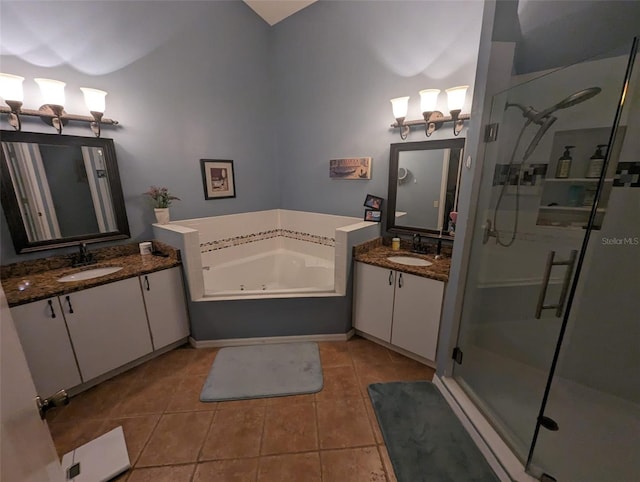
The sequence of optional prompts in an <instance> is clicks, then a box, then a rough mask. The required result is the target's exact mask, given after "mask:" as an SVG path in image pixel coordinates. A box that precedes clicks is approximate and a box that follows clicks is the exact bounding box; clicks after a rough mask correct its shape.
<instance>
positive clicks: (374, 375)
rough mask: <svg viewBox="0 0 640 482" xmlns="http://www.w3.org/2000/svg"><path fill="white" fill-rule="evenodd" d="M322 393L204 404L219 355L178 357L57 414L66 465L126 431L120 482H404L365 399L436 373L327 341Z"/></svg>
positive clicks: (97, 390) (354, 343)
mask: <svg viewBox="0 0 640 482" xmlns="http://www.w3.org/2000/svg"><path fill="white" fill-rule="evenodd" d="M319 346H320V356H321V360H322V369H323V376H324V388H323V389H322V391H320V392H318V393H316V394H308V395H297V396H291V397H279V398H266V399H265V398H263V399H255V400H243V401H232V402H218V403H202V402H200V401H199V395H200V390H201V388H202V385H203V384H204V381H205V378H206V376H207V374H208V372H209V369H210V367H211V364H212V362H213V360H214V358H215V356H216V353H217V350H216V349H193V348H190V347H188V346H185V347H182V348H178V349H175V350H173V351H171V352H169V353H166V354H164V355H162V356H160V357H158V358H156V359H154V360H151V361H149V362H147V363H145V364H143V365H141V366H139V367H136V368H134V369H132V370H129V371H128V372H126V373H123V374H121V375H119V376H117V377H115V378H113V379H111V380H108V381H106V382H104V383H102V384H100V385H98V386H97V387H94V388H92V389H90V390H88V391H86V392H84V393H81V394H80V395H78V396H76V397H74V398H73V399H72V400H71V403H70V404H69V405H68V406H66V407H62V408H57V409H54V410H52V411H51V412H49V413H50V416H48V422H49V428H50V430H51V433H52V435H53V439H54V442H55V445H56V449H57V450H58V453H59V455H60V456H62V455H63V454H64V453H66V452H68V451H69V450H72V449H73V448H75V447H77V446H79V445H82V444H84V443H86V442H88V441H90V440H92V439H94V438H96V437H98V436H99V435H101V434H103V433H105V432H107V431H109V430H111V429H112V428H114V427H117V426H118V425H122V427H123V430H124V434H125V439H126V441H127V448H128V450H129V458H130V460H131V464H132V469H131V470H130V471H128V472H127V473H125V474H123V475H122V476H120V477H118V478H117V479H116V480H117V481H118V482H124V481H126V482H151V481H153V482H165V481H166V482H210V481H220V482H235V481H238V482H250V481H252V482H253V481H256V482H257V481H259V482H267V481H277V482H287V481H295V482H316V481H317V482H320V481H324V482H334V481H335V482H351V481H353V482H364V481H367V482H369V481H376V482H378V481H380V482H384V481H388V482H392V481H395V480H396V479H395V476H394V475H393V469H392V468H391V464H390V462H389V456H388V454H387V450H386V448H385V445H384V441H383V439H382V436H381V434H380V430H379V427H378V423H377V421H376V419H375V414H374V412H373V408H372V406H371V402H370V400H369V396H368V394H367V392H366V389H367V385H368V384H370V383H374V382H387V381H401V380H431V378H432V376H433V370H432V369H431V368H429V367H426V366H424V365H421V364H420V363H417V362H415V361H413V360H410V359H408V358H406V357H404V356H402V355H399V354H397V353H395V352H392V351H390V350H387V349H386V348H384V347H382V346H379V345H376V344H374V343H371V342H370V341H368V340H365V339H362V338H359V337H355V338H353V339H351V340H349V341H347V342H321V343H319Z"/></svg>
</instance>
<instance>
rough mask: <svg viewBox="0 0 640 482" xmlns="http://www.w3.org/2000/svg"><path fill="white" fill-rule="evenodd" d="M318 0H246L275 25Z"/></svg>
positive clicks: (255, 10)
mask: <svg viewBox="0 0 640 482" xmlns="http://www.w3.org/2000/svg"><path fill="white" fill-rule="evenodd" d="M315 1H316V0H244V3H246V4H247V5H249V6H250V7H251V8H252V9H253V11H254V12H256V13H257V14H258V15H260V16H261V17H262V18H263V19H264V20H265V21H266V22H267V23H268V24H269V25H271V26H273V25H275V24H276V23H278V22H279V21H280V20H284V19H285V18H287V17H288V16H290V15H293V14H294V13H296V12H298V11H300V10H302V9H303V8H305V7H308V6H309V5H311V4H312V3H314V2H315Z"/></svg>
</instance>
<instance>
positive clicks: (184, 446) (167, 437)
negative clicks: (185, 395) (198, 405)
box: [138, 412, 213, 467]
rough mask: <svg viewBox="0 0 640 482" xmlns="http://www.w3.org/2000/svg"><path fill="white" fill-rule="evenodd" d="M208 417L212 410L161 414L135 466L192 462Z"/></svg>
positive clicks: (205, 429) (207, 423)
mask: <svg viewBox="0 0 640 482" xmlns="http://www.w3.org/2000/svg"><path fill="white" fill-rule="evenodd" d="M212 416H213V413H212V412H187V413H168V414H165V415H163V416H162V418H161V419H160V421H159V422H158V425H157V426H156V429H155V430H154V432H153V434H152V435H151V438H150V439H149V442H148V443H147V446H146V447H145V448H144V450H143V451H142V454H141V455H140V458H139V460H138V466H140V467H144V466H150V465H168V464H181V463H189V462H195V461H196V460H197V459H198V452H199V450H200V447H201V446H202V443H203V441H204V438H205V435H206V433H207V429H208V428H209V425H210V422H211V418H212Z"/></svg>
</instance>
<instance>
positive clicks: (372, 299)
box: [354, 263, 397, 342]
mask: <svg viewBox="0 0 640 482" xmlns="http://www.w3.org/2000/svg"><path fill="white" fill-rule="evenodd" d="M396 276H397V273H396V272H395V271H392V270H389V269H385V268H378V267H377V266H372V265H370V264H364V263H356V278H355V293H354V307H355V308H354V326H355V328H356V330H360V331H362V332H364V333H367V334H369V335H372V336H375V337H376V338H379V339H380V340H383V341H386V342H390V341H391V320H392V318H393V285H394V283H395V278H396Z"/></svg>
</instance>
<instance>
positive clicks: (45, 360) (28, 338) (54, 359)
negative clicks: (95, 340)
mask: <svg viewBox="0 0 640 482" xmlns="http://www.w3.org/2000/svg"><path fill="white" fill-rule="evenodd" d="M11 316H12V317H13V320H14V322H15V325H16V329H17V331H18V336H19V337H20V343H21V344H22V349H23V350H24V353H25V355H26V357H27V364H28V365H29V370H31V376H32V378H33V381H34V383H35V386H36V390H37V392H38V395H40V396H41V397H43V398H46V397H49V396H51V395H53V394H54V393H55V392H57V391H58V390H60V389H63V388H64V389H68V388H71V387H74V386H76V385H80V383H82V380H81V379H80V372H79V371H78V365H77V364H76V359H75V357H74V355H73V348H72V347H71V341H70V340H69V333H68V332H67V325H66V324H65V322H64V316H63V315H62V310H61V309H60V304H59V302H58V298H49V299H47V300H42V301H34V302H33V303H28V304H26V305H21V306H16V307H14V308H11Z"/></svg>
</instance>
